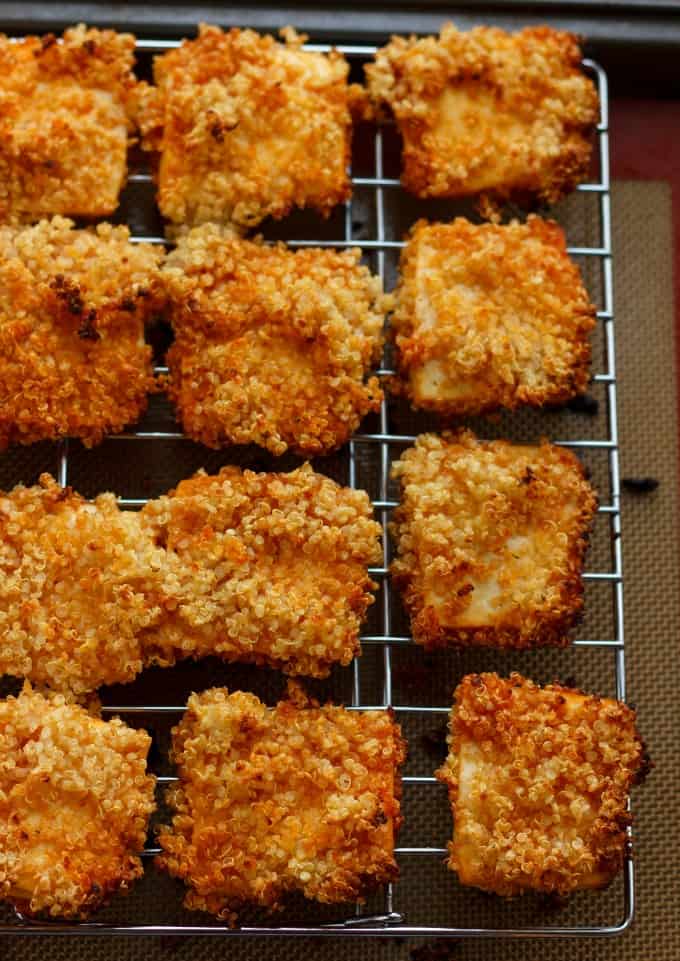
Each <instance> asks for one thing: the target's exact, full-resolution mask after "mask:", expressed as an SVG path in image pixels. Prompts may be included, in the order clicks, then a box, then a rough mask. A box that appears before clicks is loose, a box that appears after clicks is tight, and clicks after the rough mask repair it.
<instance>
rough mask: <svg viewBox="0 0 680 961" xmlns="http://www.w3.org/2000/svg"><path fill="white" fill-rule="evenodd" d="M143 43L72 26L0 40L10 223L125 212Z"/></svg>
mask: <svg viewBox="0 0 680 961" xmlns="http://www.w3.org/2000/svg"><path fill="white" fill-rule="evenodd" d="M134 47H135V38H134V37H133V36H132V35H131V34H128V33H114V31H113V30H92V29H90V30H88V29H87V28H86V27H85V26H84V25H83V24H80V25H79V26H77V27H72V28H71V29H69V30H66V31H65V33H64V36H63V38H62V39H61V41H60V42H57V40H56V38H55V37H54V36H53V35H52V34H47V35H46V36H44V37H25V38H24V39H23V40H20V41H17V42H14V41H11V40H10V39H9V38H8V37H5V36H4V35H2V34H0V223H1V222H3V221H5V222H7V221H10V222H11V221H15V220H16V221H30V220H39V219H40V218H41V217H47V216H50V215H52V214H71V215H73V216H79V217H105V216H108V215H109V214H111V213H113V211H114V210H115V209H116V207H117V206H118V195H119V193H120V191H121V188H122V187H123V185H124V182H125V176H126V171H127V144H128V134H129V133H131V132H132V131H133V129H134V124H133V121H132V112H133V110H134V99H135V88H136V83H137V82H136V80H135V78H134V75H133V73H132V65H133V61H134Z"/></svg>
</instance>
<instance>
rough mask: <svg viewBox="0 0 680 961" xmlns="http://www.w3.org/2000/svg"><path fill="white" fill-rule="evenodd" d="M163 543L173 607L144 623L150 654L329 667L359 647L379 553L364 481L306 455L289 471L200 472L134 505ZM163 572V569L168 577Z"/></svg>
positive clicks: (300, 670)
mask: <svg viewBox="0 0 680 961" xmlns="http://www.w3.org/2000/svg"><path fill="white" fill-rule="evenodd" d="M140 519H141V521H142V523H143V525H144V529H145V533H146V534H147V535H148V536H149V537H150V538H151V539H152V540H153V541H154V542H155V543H157V544H159V545H162V547H163V548H164V550H165V552H166V564H167V565H168V571H169V574H168V580H167V584H168V593H169V594H170V595H171V596H172V597H173V598H174V599H175V602H176V603H175V610H174V612H172V611H171V612H170V613H169V614H168V617H167V619H166V620H165V621H163V623H162V624H160V625H159V627H158V628H157V629H155V630H152V631H148V632H145V637H144V647H145V657H146V658H147V661H152V662H154V663H158V664H172V663H174V661H175V660H176V659H178V658H181V657H187V656H193V657H206V656H208V655H211V654H213V655H218V656H220V657H222V658H224V659H226V660H229V661H246V662H254V663H255V664H267V665H271V666H273V667H277V668H280V669H282V670H284V671H285V672H286V673H288V674H306V675H309V676H311V677H325V676H326V675H327V674H328V673H329V670H330V668H331V666H332V665H333V664H335V663H339V664H343V665H345V664H349V662H350V661H351V660H352V658H353V657H354V656H355V655H357V654H359V653H360V646H359V627H360V625H361V622H362V620H363V617H364V614H365V613H366V609H367V608H368V606H369V604H371V603H372V602H373V595H372V593H371V590H372V589H373V588H374V587H375V584H374V583H373V581H371V579H370V577H369V575H368V572H367V570H366V568H367V566H368V565H369V564H371V563H376V562H377V561H378V560H379V559H380V558H381V556H382V554H381V550H380V525H379V524H378V523H376V521H374V520H373V515H372V508H371V504H370V501H369V499H368V495H367V494H366V493H365V491H360V490H351V489H350V488H347V487H340V486H339V485H338V484H336V483H335V482H334V481H332V480H330V479H329V478H327V477H324V476H323V475H322V474H317V473H315V472H314V471H313V470H312V468H311V467H310V466H309V465H308V464H307V465H305V466H303V467H301V468H299V469H298V470H295V471H292V472H291V473H287V474H264V473H263V474H256V473H253V472H252V471H248V470H246V471H241V470H240V469H239V468H238V467H225V468H223V469H222V470H221V471H220V473H219V474H217V475H216V476H214V477H210V476H208V475H206V474H204V473H203V472H199V473H198V474H196V475H195V476H194V477H192V478H190V479H189V480H184V481H182V483H181V484H180V485H179V486H178V487H177V490H176V491H171V492H170V494H168V495H167V496H164V497H159V498H157V499H156V500H153V501H150V502H149V503H148V504H147V505H146V506H145V507H144V508H143V510H142V511H141V514H140ZM170 576H171V578H172V579H171V580H170Z"/></svg>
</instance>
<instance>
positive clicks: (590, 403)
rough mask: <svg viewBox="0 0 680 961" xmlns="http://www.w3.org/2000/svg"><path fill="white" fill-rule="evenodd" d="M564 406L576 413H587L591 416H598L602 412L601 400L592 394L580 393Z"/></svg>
mask: <svg viewBox="0 0 680 961" xmlns="http://www.w3.org/2000/svg"><path fill="white" fill-rule="evenodd" d="M564 406H565V407H566V408H567V410H571V411H573V412H574V413H575V414H587V415H588V416H589V417H597V415H598V414H599V412H600V402H599V400H598V399H597V398H596V397H593V395H592V394H579V395H578V396H577V397H572V399H571V400H570V401H567V403H566V404H565V405H564Z"/></svg>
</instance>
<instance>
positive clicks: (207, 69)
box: [140, 25, 353, 227]
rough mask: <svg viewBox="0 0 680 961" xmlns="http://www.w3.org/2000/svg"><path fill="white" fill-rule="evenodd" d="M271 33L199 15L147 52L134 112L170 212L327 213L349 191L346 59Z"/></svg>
mask: <svg viewBox="0 0 680 961" xmlns="http://www.w3.org/2000/svg"><path fill="white" fill-rule="evenodd" d="M282 34H283V39H284V42H283V43H278V42H277V41H276V40H274V38H273V37H270V36H260V35H259V34H257V33H254V32H253V31H252V30H238V29H233V30H229V31H228V32H227V33H224V32H223V31H222V30H220V29H219V27H208V26H205V25H202V26H201V27H200V28H199V34H198V37H197V38H196V39H195V40H190V41H189V40H185V41H184V42H183V44H182V45H181V47H179V48H178V49H176V50H170V51H168V53H165V54H163V55H162V56H160V57H157V58H156V60H155V64H154V77H155V80H156V84H157V87H156V88H155V89H154V88H149V89H148V90H147V95H146V97H145V98H143V101H144V100H145V103H143V106H142V108H141V111H140V124H141V129H142V131H143V133H144V144H145V145H146V147H147V148H148V149H153V150H156V151H159V152H160V162H159V168H158V205H159V207H160V209H161V212H162V213H163V216H165V217H167V218H168V220H170V221H172V222H173V223H176V224H199V223H205V222H207V221H213V222H217V223H227V222H231V223H234V224H239V225H241V226H243V227H252V226H254V225H255V224H258V223H260V221H261V220H263V219H264V218H265V217H275V218H280V217H284V216H285V215H286V214H287V213H288V212H289V211H290V210H291V209H292V208H293V207H313V208H315V209H316V210H318V211H319V212H320V213H321V214H323V215H328V214H329V213H330V211H331V210H332V209H333V207H335V206H336V204H339V203H341V202H342V201H344V200H346V199H347V198H348V197H349V196H350V193H351V185H350V180H349V177H348V173H347V165H348V162H349V156H350V142H351V130H352V128H351V117H350V100H351V97H352V95H353V88H351V87H349V86H348V84H347V75H348V71H349V67H348V64H347V62H346V60H345V59H344V57H343V56H342V55H341V54H339V53H337V52H336V51H331V52H330V53H328V54H324V53H317V52H311V51H307V50H303V49H302V43H303V41H304V39H305V38H304V37H298V36H297V35H296V34H295V32H294V31H293V30H291V29H290V28H288V29H286V30H283V31H282Z"/></svg>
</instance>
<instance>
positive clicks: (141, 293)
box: [0, 217, 164, 449]
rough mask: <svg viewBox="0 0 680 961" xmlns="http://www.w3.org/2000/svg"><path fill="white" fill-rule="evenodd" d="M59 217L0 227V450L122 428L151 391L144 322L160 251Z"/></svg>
mask: <svg viewBox="0 0 680 961" xmlns="http://www.w3.org/2000/svg"><path fill="white" fill-rule="evenodd" d="M129 236H130V234H129V231H128V229H127V227H113V226H111V224H99V225H98V226H97V227H95V228H91V229H84V230H76V229H74V225H73V223H72V221H70V220H66V219H64V218H63V217H54V218H53V219H52V220H49V221H47V220H43V221H41V222H40V223H39V224H36V225H35V226H32V227H21V228H14V227H2V226H0V449H3V448H5V447H7V445H8V444H10V443H20V444H31V443H33V442H35V441H39V440H53V439H54V440H56V439H58V438H61V437H68V436H70V437H79V438H81V439H82V441H83V442H84V443H85V445H86V446H88V447H89V446H92V445H93V444H97V443H99V442H100V441H101V440H102V438H103V437H104V435H105V434H107V433H116V432H118V431H121V430H122V429H123V428H124V427H125V425H126V424H128V423H130V422H132V421H135V420H137V418H138V417H139V416H140V415H141V414H142V412H143V411H144V410H145V409H146V404H147V393H148V392H149V391H153V390H154V389H155V382H154V379H153V373H152V369H151V348H150V347H148V346H147V345H146V344H145V343H144V322H145V320H148V319H149V318H151V317H152V316H153V315H154V313H155V312H156V311H158V310H159V309H160V308H161V306H162V304H163V299H164V295H163V292H162V289H161V286H160V266H159V265H160V260H161V258H162V250H159V249H157V248H154V247H153V246H152V245H150V244H131V243H130V241H129Z"/></svg>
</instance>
